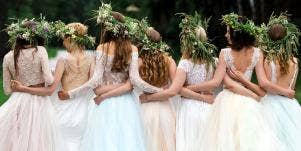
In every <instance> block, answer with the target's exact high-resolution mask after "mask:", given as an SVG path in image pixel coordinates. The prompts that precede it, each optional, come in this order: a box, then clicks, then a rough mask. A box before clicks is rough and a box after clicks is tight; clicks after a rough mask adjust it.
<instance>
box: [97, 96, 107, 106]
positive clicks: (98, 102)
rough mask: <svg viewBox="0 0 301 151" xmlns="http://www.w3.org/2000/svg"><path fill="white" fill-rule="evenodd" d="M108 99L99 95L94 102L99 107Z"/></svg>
mask: <svg viewBox="0 0 301 151" xmlns="http://www.w3.org/2000/svg"><path fill="white" fill-rule="evenodd" d="M105 99H106V98H105V97H104V96H103V95H98V96H96V97H95V98H94V102H95V104H96V105H99V104H100V103H101V102H102V101H103V100H105Z"/></svg>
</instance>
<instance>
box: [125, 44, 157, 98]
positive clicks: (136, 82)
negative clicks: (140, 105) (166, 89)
mask: <svg viewBox="0 0 301 151" xmlns="http://www.w3.org/2000/svg"><path fill="white" fill-rule="evenodd" d="M129 76H130V80H131V83H132V84H133V86H135V87H138V88H140V89H142V90H143V91H144V92H147V93H156V92H158V91H160V90H162V89H160V88H157V87H155V86H152V85H150V84H148V83H147V82H145V81H144V80H142V79H141V77H140V75H139V60H138V48H137V47H135V46H132V60H131V64H130V70H129Z"/></svg>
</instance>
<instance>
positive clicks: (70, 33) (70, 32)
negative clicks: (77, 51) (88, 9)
mask: <svg viewBox="0 0 301 151" xmlns="http://www.w3.org/2000/svg"><path fill="white" fill-rule="evenodd" d="M54 28H55V31H56V33H55V34H56V36H58V37H60V38H67V37H69V38H71V40H72V41H74V42H75V43H77V44H78V45H81V46H88V47H93V46H94V44H95V38H94V37H91V36H89V35H88V34H85V35H80V34H77V32H76V31H75V30H74V29H73V28H71V27H68V26H67V25H66V24H65V23H63V22H62V21H56V22H55V23H54Z"/></svg>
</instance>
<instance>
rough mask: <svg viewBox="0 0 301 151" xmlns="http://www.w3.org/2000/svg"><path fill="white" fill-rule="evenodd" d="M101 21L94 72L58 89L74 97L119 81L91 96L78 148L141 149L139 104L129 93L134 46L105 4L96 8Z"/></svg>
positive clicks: (120, 18) (89, 150) (83, 150)
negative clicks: (85, 79)
mask: <svg viewBox="0 0 301 151" xmlns="http://www.w3.org/2000/svg"><path fill="white" fill-rule="evenodd" d="M97 18H98V19H97V21H98V23H100V24H101V27H103V28H102V32H103V33H102V35H101V43H100V45H99V46H98V47H97V53H96V64H95V72H94V74H93V76H92V78H91V79H90V80H89V81H88V82H87V83H85V84H84V85H82V86H81V87H79V88H76V89H73V90H71V91H68V92H67V93H66V92H61V97H62V98H64V97H67V98H68V97H71V98H73V97H76V96H79V95H83V94H85V93H89V92H91V91H92V90H93V89H94V88H96V87H98V86H106V85H115V86H116V85H119V86H118V87H117V88H114V89H113V90H111V91H107V92H105V93H102V94H101V95H98V96H97V97H95V98H94V101H95V103H91V104H90V106H89V113H88V124H87V130H86V132H85V134H84V138H83V142H82V144H81V147H80V150H81V151H100V150H101V151H102V150H103V151H145V142H144V135H143V129H142V128H143V127H142V121H141V118H140V112H139V111H140V110H139V104H137V102H135V100H134V98H133V96H132V95H131V93H130V92H131V90H132V86H131V83H130V80H129V72H130V73H131V71H132V69H135V70H136V69H137V67H136V66H135V64H134V63H133V62H132V60H135V58H136V57H137V56H138V52H137V48H136V47H135V46H133V45H132V44H131V42H130V40H129V37H128V31H127V28H126V27H125V26H124V25H123V23H122V22H124V21H123V19H124V16H122V15H121V14H120V13H117V12H113V11H112V8H111V6H110V5H109V4H102V6H101V7H100V8H99V10H98V16H97Z"/></svg>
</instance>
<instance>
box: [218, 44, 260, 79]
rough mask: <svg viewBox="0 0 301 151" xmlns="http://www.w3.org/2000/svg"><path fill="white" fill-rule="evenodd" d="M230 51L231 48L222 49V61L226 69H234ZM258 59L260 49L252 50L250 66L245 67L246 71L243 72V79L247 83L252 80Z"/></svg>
mask: <svg viewBox="0 0 301 151" xmlns="http://www.w3.org/2000/svg"><path fill="white" fill-rule="evenodd" d="M231 51H232V49H231V48H225V49H222V53H223V54H224V59H225V62H226V64H227V68H235V65H234V58H233V56H232V55H231ZM259 57H260V49H258V48H254V52H253V55H252V61H251V64H250V65H249V66H248V67H247V69H246V71H245V72H244V75H245V77H246V78H247V79H248V80H249V81H250V80H251V78H252V74H253V70H254V68H255V66H256V64H257V63H258V60H259Z"/></svg>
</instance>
